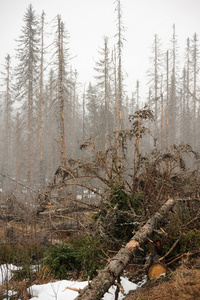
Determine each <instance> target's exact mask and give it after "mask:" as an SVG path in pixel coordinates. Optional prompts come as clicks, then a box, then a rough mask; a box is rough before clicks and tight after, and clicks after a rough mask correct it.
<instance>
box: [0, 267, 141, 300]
mask: <svg viewBox="0 0 200 300" xmlns="http://www.w3.org/2000/svg"><path fill="white" fill-rule="evenodd" d="M17 269H19V268H18V267H16V266H14V265H11V264H10V265H1V266H0V284H4V283H6V282H8V281H9V280H10V279H11V278H12V270H17ZM87 284H88V282H87V281H83V282H78V281H68V280H61V281H56V282H51V283H47V284H41V285H32V286H31V287H30V288H29V291H30V293H31V295H32V298H31V300H66V299H67V300H74V299H75V298H76V297H77V296H78V292H76V291H74V290H71V289H70V288H72V289H83V288H84V287H85V286H86V285H87ZM121 285H122V287H123V288H124V293H123V294H122V293H121V292H120V293H119V297H118V299H119V300H122V299H124V297H125V295H127V294H128V292H129V291H130V290H135V289H136V288H137V287H138V285H136V284H135V283H132V282H130V281H129V280H128V279H127V278H123V277H121ZM67 287H69V289H68V288H67ZM115 290H116V287H115V286H112V287H111V288H110V289H109V291H108V292H107V293H106V294H105V295H104V297H103V298H102V299H103V300H113V299H114V298H115V296H114V295H115ZM19 300H20V299H19Z"/></svg>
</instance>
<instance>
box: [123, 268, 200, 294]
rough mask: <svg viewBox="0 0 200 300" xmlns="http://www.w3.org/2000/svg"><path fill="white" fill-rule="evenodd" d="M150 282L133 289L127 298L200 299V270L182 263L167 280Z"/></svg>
mask: <svg viewBox="0 0 200 300" xmlns="http://www.w3.org/2000/svg"><path fill="white" fill-rule="evenodd" d="M164 281H165V278H163V281H162V282H160V283H158V280H157V281H156V280H154V281H152V282H148V283H147V284H146V286H145V287H143V288H141V289H138V290H136V291H132V292H130V293H129V295H128V296H127V297H126V298H125V299H126V300H161V299H162V300H200V270H199V269H196V268H194V267H193V268H191V269H188V268H187V266H185V265H182V266H181V267H179V268H178V269H177V270H176V271H175V272H174V273H173V274H172V276H171V279H170V280H169V281H167V282H164Z"/></svg>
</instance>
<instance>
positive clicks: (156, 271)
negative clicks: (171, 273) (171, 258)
mask: <svg viewBox="0 0 200 300" xmlns="http://www.w3.org/2000/svg"><path fill="white" fill-rule="evenodd" d="M166 272H167V268H166V266H165V265H163V264H161V263H155V264H153V265H151V267H150V268H149V271H148V278H149V279H155V278H158V277H160V276H161V275H164V274H165V273H166Z"/></svg>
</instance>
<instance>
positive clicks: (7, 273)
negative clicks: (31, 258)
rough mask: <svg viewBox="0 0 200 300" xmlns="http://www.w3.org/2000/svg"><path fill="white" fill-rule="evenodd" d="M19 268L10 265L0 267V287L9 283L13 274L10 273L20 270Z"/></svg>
mask: <svg viewBox="0 0 200 300" xmlns="http://www.w3.org/2000/svg"><path fill="white" fill-rule="evenodd" d="M20 269H21V268H20V267H16V266H14V265H12V264H4V265H0V285H2V284H5V283H7V282H9V281H10V279H11V278H12V276H13V274H12V271H16V270H20Z"/></svg>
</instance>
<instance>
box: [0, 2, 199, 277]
mask: <svg viewBox="0 0 200 300" xmlns="http://www.w3.org/2000/svg"><path fill="white" fill-rule="evenodd" d="M113 14H115V16H116V33H115V45H114V47H113V46H112V47H110V44H109V37H107V36H105V37H103V38H102V44H101V45H97V48H98V46H99V50H98V59H97V60H96V62H94V77H93V78H91V81H90V82H89V83H87V84H86V83H84V82H80V80H79V70H76V69H74V68H73V55H74V54H73V53H71V52H70V37H69V36H70V33H69V32H68V31H67V28H65V22H64V21H65V20H62V17H61V16H60V15H58V16H55V19H54V20H53V21H52V22H51V23H50V24H48V26H46V21H45V12H43V13H42V14H41V15H38V14H37V13H36V12H35V10H34V7H33V6H32V5H31V4H30V5H29V6H28V7H27V8H26V10H25V13H24V18H23V20H22V21H21V23H22V27H21V35H20V36H19V37H16V45H17V46H16V50H15V54H16V57H15V58H14V62H13V61H12V59H11V57H10V55H9V54H6V56H5V63H4V65H3V66H1V88H0V103H1V105H0V124H1V127H0V153H1V156H0V205H1V216H0V219H1V229H0V235H1V238H2V241H4V245H7V246H6V247H8V245H9V247H11V248H9V249H8V248H6V250H5V249H4V250H2V253H4V254H2V261H1V263H3V262H5V261H7V262H8V261H9V262H12V263H15V264H17V263H18V264H19V263H21V262H22V261H23V262H24V263H25V264H26V266H27V261H26V259H25V258H22V252H20V251H21V250H20V249H21V248H20V247H22V245H24V242H25V245H26V249H27V251H28V253H30V248H31V249H32V250H31V251H33V253H34V254H33V253H32V252H31V253H32V254H30V257H31V259H32V260H34V262H35V260H37V262H38V264H39V263H41V257H43V254H41V253H43V251H40V250H41V248H40V247H50V246H51V247H53V245H54V244H55V243H56V244H58V245H60V240H64V241H66V239H68V238H69V237H71V236H72V235H73V236H75V237H79V238H80V239H82V234H83V235H84V233H87V234H88V232H89V235H87V239H88V238H89V241H88V240H87V242H86V243H85V242H83V240H81V242H80V244H79V247H81V246H80V245H83V247H85V248H83V249H82V248H81V249H82V254H81V255H83V253H84V255H86V253H87V251H89V250H88V249H87V245H88V243H89V244H90V246H91V245H92V246H91V249H92V251H93V252H92V253H93V261H94V258H96V257H97V258H98V263H97V262H96V261H95V265H94V264H91V257H89V256H87V257H85V256H84V264H83V259H82V260H81V263H80V261H79V265H78V264H77V265H76V266H75V268H76V269H77V272H78V273H77V274H79V275H77V274H76V275H77V277H78V276H80V269H79V267H78V266H80V265H81V271H82V275H81V276H82V277H84V276H85V275H83V274H86V273H87V275H88V272H89V271H88V270H90V272H89V273H90V276H93V275H95V272H96V268H100V266H99V265H100V261H101V262H102V261H103V260H102V256H101V259H100V258H99V257H100V256H98V255H99V254H97V253H96V248H98V249H99V248H102V247H104V251H103V254H102V252H101V255H103V256H104V257H105V252H106V251H107V250H105V249H108V248H109V249H115V250H116V249H118V248H120V247H121V245H122V243H124V242H127V241H128V239H129V238H131V236H132V233H133V231H134V230H135V231H137V229H138V228H139V226H140V225H141V224H143V222H144V221H146V220H147V218H149V217H150V216H151V215H152V214H153V213H155V212H156V211H157V210H158V208H159V207H160V206H161V205H162V204H163V203H164V202H165V201H166V199H167V198H168V197H172V198H173V199H176V201H177V203H181V204H180V206H179V208H178V209H177V210H178V213H177V215H176V218H178V219H174V218H175V217H174V216H173V217H171V218H172V220H173V222H172V224H173V228H171V227H169V228H168V230H169V232H170V234H171V237H170V240H168V242H167V241H166V240H165V244H166V247H167V248H165V249H163V251H167V250H169V249H170V247H171V246H172V244H173V243H174V242H175V241H176V239H177V238H178V236H179V234H180V231H181V230H182V231H183V230H185V231H187V230H186V227H184V226H183V224H186V223H188V222H191V220H193V219H194V218H196V219H195V220H198V216H199V213H198V211H199V182H200V177H199V162H200V161H199V154H198V153H199V152H200V140H199V132H200V113H199V110H200V106H199V99H200V74H199V67H200V56H199V41H198V35H197V34H196V33H195V32H194V34H193V36H190V37H187V36H186V37H185V49H182V50H183V51H182V53H183V52H184V55H183V56H182V57H181V56H180V54H179V53H180V52H179V44H178V36H177V35H176V25H175V24H172V28H171V31H172V33H171V40H170V41H169V48H168V49H163V47H162V43H161V41H162V37H159V36H158V35H156V34H155V36H154V39H153V40H152V45H151V53H150V58H149V60H150V67H149V68H148V69H147V70H146V74H147V75H148V84H147V85H146V87H145V90H144V89H143V90H141V83H140V82H139V81H137V82H135V83H134V84H133V87H132V89H133V90H132V92H131V93H130V89H131V87H127V86H126V83H125V78H126V71H125V70H124V67H123V50H124V48H125V47H126V43H127V41H126V30H125V24H124V23H125V20H124V19H123V8H122V6H121V2H120V0H118V1H115V3H114V5H113ZM46 29H48V31H47V30H46ZM133 36H134V35H133ZM47 37H48V38H47ZM91 43H92V41H91ZM80 47H81V45H80ZM130 64H131V61H130ZM132 67H133V69H134V65H133V66H132ZM144 75H145V74H144ZM141 95H145V96H141ZM180 207H181V208H180ZM177 220H178V221H177ZM24 224H26V226H25V225H24ZM190 224H191V223H190ZM192 224H193V223H192ZM181 225H182V227H181V228H182V229H180V228H179V227H178V226H181ZM195 226H197V224H196V223H195ZM198 226H199V223H198ZM198 226H197V227H195V228H196V229H198ZM183 228H184V229H183ZM190 229H191V228H190ZM193 229H194V227H193V228H192V230H193ZM185 231H184V232H185ZM198 234H199V233H198ZM96 236H99V238H98V239H96ZM180 236H182V235H181V234H180ZM198 236H200V235H198ZM77 240H79V239H77ZM94 241H95V242H94ZM76 242H78V241H76ZM98 242H101V246H99V244H98ZM103 243H104V244H103ZM33 244H34V247H33ZM97 244H98V245H97ZM13 245H15V247H17V249H18V250H17V251H18V253H19V255H18V256H17V257H16V256H15V255H14V254H13V252H12V250H11V249H12V247H13ZM36 245H37V247H36ZM102 245H104V246H102ZM105 245H106V246H105ZM35 247H36V248H35ZM67 247H68V246H67ZM33 248H34V250H33ZM2 249H3V246H2ZM45 249H46V248H45ZM52 249H54V248H52ZM70 249H71V248H70ZM180 249H182V248H180ZM180 249H179V250H180ZM190 250H191V249H190ZM34 251H36V252H34ZM52 251H54V250H52ZM64 251H65V253H68V254H69V253H70V251H69V248H65V249H64ZM181 251H183V250H180V254H181ZM15 252H16V249H15ZM79 254H80V253H79ZM163 254H164V253H163ZM9 255H10V256H9ZM56 255H59V254H58V253H57V254H56ZM76 255H77V254H76ZM8 257H10V258H9V259H8ZM53 257H54V252H51V253H50V254H48V256H47V258H46V265H48V267H49V268H50V269H51V267H52V260H51V259H53ZM81 257H82V256H81ZM24 259H25V261H24ZM66 259H67V258H66ZM28 264H31V263H30V261H29V262H28ZM57 267H58V266H57ZM25 269H26V276H28V275H27V272H28V271H27V267H26V268H25ZM72 269H73V268H72ZM45 270H46V269H45ZM62 270H63V269H62V268H60V266H59V267H58V268H57V269H56V271H55V269H54V270H53V271H54V273H55V274H56V276H57V277H56V278H63V276H65V275H66V272H67V271H66V269H64V271H63V272H61V271H62ZM56 272H57V273H56ZM70 272H71V269H70ZM84 272H85V273H84ZM45 274H46V273H45ZM48 274H49V273H48ZM55 274H54V275H55ZM70 274H72V273H70ZM29 275H30V272H29ZM73 276H74V277H76V276H75V274H74V273H73ZM34 278H35V277H34ZM42 278H43V279H44V277H42ZM48 278H49V277H48ZM40 280H41V281H40V282H42V279H41V277H40ZM31 282H32V281H31Z"/></svg>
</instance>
